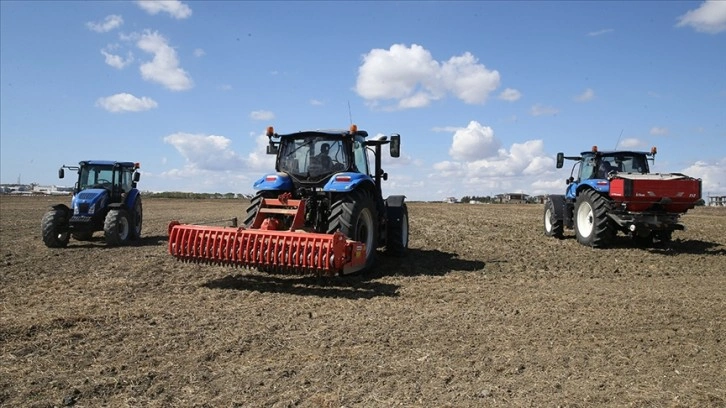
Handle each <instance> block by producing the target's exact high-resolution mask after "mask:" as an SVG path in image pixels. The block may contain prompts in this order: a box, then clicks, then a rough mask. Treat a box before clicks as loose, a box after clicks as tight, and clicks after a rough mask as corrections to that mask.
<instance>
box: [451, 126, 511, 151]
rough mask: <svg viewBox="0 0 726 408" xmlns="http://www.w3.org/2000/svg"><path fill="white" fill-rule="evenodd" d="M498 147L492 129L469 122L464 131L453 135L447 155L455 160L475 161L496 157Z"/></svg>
mask: <svg viewBox="0 0 726 408" xmlns="http://www.w3.org/2000/svg"><path fill="white" fill-rule="evenodd" d="M500 146H501V143H500V142H499V140H497V139H496V138H494V130H492V128H490V127H489V126H482V125H481V124H480V123H479V122H477V121H471V122H469V125H468V126H467V127H466V128H465V129H458V130H457V131H456V132H455V133H454V138H453V142H452V143H451V148H450V149H449V155H451V157H453V158H454V159H457V160H476V159H481V158H485V157H491V156H492V155H496V154H497V151H498V150H499V148H500Z"/></svg>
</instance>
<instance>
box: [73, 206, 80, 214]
mask: <svg viewBox="0 0 726 408" xmlns="http://www.w3.org/2000/svg"><path fill="white" fill-rule="evenodd" d="M79 212H80V210H79V209H78V204H74V205H73V215H78V214H79Z"/></svg>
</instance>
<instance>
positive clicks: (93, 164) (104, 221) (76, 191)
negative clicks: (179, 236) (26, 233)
mask: <svg viewBox="0 0 726 408" xmlns="http://www.w3.org/2000/svg"><path fill="white" fill-rule="evenodd" d="M65 169H69V170H75V171H77V172H78V181H77V182H76V184H75V187H74V188H73V197H72V198H71V207H70V208H69V207H68V206H66V205H65V204H56V205H54V206H53V207H52V208H51V209H50V210H48V212H46V213H45V215H44V216H43V221H42V222H41V228H42V235H43V242H44V243H45V245H46V246H47V247H49V248H63V247H65V246H67V245H68V241H69V240H70V237H71V236H72V237H73V238H75V239H77V240H79V241H88V240H90V239H91V237H92V236H93V233H94V232H96V231H103V233H104V236H105V238H106V244H107V245H109V246H116V245H123V244H126V243H128V242H129V241H131V240H138V239H139V238H141V223H142V221H143V212H142V207H141V194H140V192H139V190H138V189H137V188H136V183H138V181H139V178H140V176H141V174H140V173H139V172H138V169H139V164H138V163H133V162H117V161H108V160H87V161H81V162H80V163H78V166H66V165H63V166H62V167H61V168H60V169H59V170H58V177H59V178H63V177H64V175H65V172H64V170H65Z"/></svg>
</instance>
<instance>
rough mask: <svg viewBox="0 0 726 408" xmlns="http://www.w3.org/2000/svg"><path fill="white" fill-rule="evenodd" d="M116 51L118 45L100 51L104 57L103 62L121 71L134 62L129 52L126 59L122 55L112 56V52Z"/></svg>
mask: <svg viewBox="0 0 726 408" xmlns="http://www.w3.org/2000/svg"><path fill="white" fill-rule="evenodd" d="M116 49H118V45H115V44H112V45H109V46H107V47H106V48H104V49H102V50H101V54H103V56H104V57H105V62H106V64H107V65H110V66H112V67H114V68H116V69H123V68H125V67H126V66H127V65H129V64H131V63H132V62H134V55H133V54H132V53H131V51H129V52H127V53H126V58H124V57H123V56H122V55H118V54H113V53H112V51H114V50H116Z"/></svg>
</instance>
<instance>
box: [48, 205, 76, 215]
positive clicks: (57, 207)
mask: <svg viewBox="0 0 726 408" xmlns="http://www.w3.org/2000/svg"><path fill="white" fill-rule="evenodd" d="M50 208H52V209H54V210H60V211H64V212H65V213H66V215H67V216H69V217H70V214H71V208H70V207H68V206H67V205H65V204H55V205H52V206H51V207H50Z"/></svg>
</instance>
